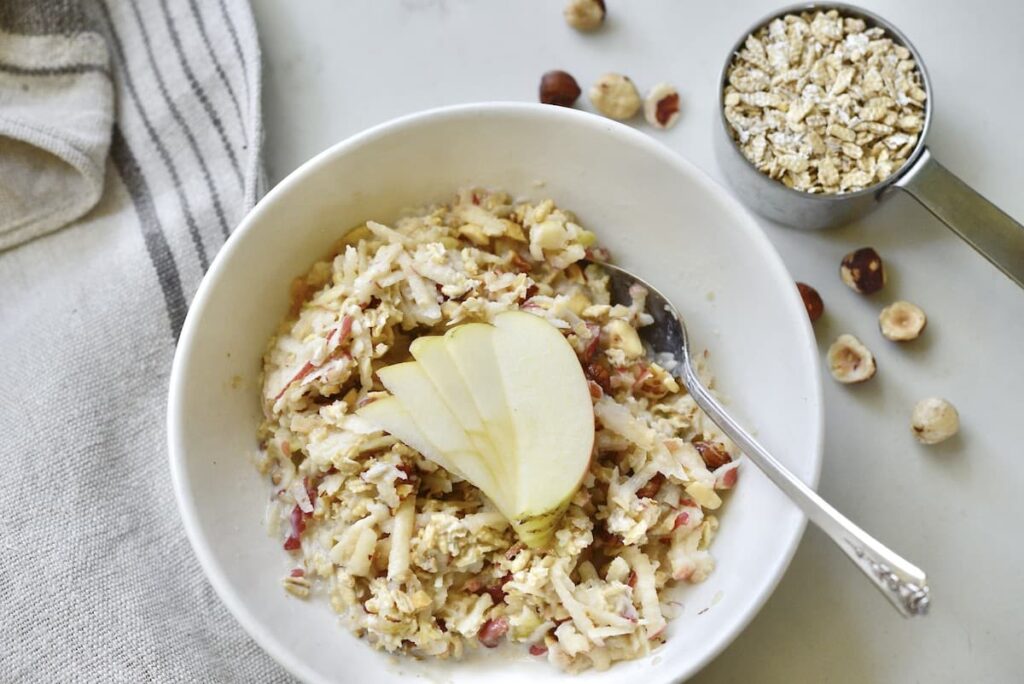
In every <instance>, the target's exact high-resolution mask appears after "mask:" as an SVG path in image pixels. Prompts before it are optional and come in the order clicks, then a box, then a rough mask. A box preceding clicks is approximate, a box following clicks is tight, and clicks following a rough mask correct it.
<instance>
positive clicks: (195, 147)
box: [129, 3, 230, 271]
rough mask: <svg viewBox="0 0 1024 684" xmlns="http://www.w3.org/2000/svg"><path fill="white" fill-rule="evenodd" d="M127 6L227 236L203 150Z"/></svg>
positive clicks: (139, 22) (144, 32)
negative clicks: (197, 163)
mask: <svg viewBox="0 0 1024 684" xmlns="http://www.w3.org/2000/svg"><path fill="white" fill-rule="evenodd" d="M129 6H130V7H131V8H132V13H133V14H134V15H135V23H136V24H137V25H138V27H139V34H140V35H141V36H142V45H143V47H145V48H146V57H147V58H148V59H149V66H150V69H151V70H152V72H153V75H154V76H155V77H156V85H157V88H159V89H160V94H161V95H162V96H163V98H164V102H165V103H166V104H167V109H168V110H169V111H170V112H171V116H173V117H174V120H175V121H177V122H178V125H179V126H180V127H181V130H182V132H184V134H185V140H187V141H188V145H189V147H190V148H191V149H192V153H193V154H194V155H195V157H196V160H197V161H198V162H199V170H200V171H202V173H203V180H204V181H206V188H207V189H208V190H209V191H210V199H212V200H213V210H214V212H215V213H216V214H217V220H218V221H219V222H220V229H221V232H222V233H223V234H224V237H227V236H228V233H230V228H229V227H228V222H227V219H225V218H224V208H223V207H222V206H221V204H220V194H219V193H218V192H217V186H216V185H215V184H214V182H213V176H212V175H210V167H208V166H207V165H206V157H205V156H204V155H203V151H202V150H200V149H199V143H197V142H196V137H195V134H193V133H192V129H191V128H190V127H189V125H188V122H186V121H185V117H183V116H182V115H181V111H180V110H179V109H178V107H177V105H175V104H174V100H173V99H172V98H171V94H170V93H169V92H168V91H167V84H166V83H165V82H164V77H163V74H161V73H160V68H159V67H158V66H157V62H156V56H155V55H154V54H153V46H152V44H151V43H150V42H149V31H147V30H146V25H145V24H144V23H143V21H142V14H141V13H140V12H139V8H138V7H136V6H135V3H129ZM203 270H204V271H205V270H206V269H205V268H204V269H203Z"/></svg>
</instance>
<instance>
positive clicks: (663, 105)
mask: <svg viewBox="0 0 1024 684" xmlns="http://www.w3.org/2000/svg"><path fill="white" fill-rule="evenodd" d="M644 118H645V119H647V123H649V124H651V125H652V126H654V127H655V128H672V126H675V125H676V121H678V120H679V91H678V90H676V89H675V86H672V85H669V84H668V83H659V84H658V85H656V86H654V87H653V88H651V90H650V92H648V93H647V97H646V99H644Z"/></svg>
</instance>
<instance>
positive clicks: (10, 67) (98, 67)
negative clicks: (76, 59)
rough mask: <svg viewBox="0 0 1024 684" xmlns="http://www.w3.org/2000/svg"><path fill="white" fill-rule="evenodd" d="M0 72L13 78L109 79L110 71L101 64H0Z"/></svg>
mask: <svg viewBox="0 0 1024 684" xmlns="http://www.w3.org/2000/svg"><path fill="white" fill-rule="evenodd" d="M0 71H2V72H4V73H5V74H13V75H15V76H72V75H78V74H88V73H99V74H103V75H104V76H106V77H107V78H110V69H108V68H107V67H105V66H103V65H102V64H67V65H65V66H59V67H24V66H18V65H17V64H8V63H6V62H0Z"/></svg>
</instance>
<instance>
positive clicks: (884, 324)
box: [878, 301, 928, 342]
mask: <svg viewBox="0 0 1024 684" xmlns="http://www.w3.org/2000/svg"><path fill="white" fill-rule="evenodd" d="M927 324H928V317H927V316H925V315H924V311H922V310H921V307H919V306H916V305H914V304H911V303H910V302H904V301H898V302H893V303H892V304H890V305H889V306H887V307H885V308H884V309H882V312H881V313H880V314H878V327H879V328H880V329H881V331H882V335H884V336H885V337H886V339H889V340H893V341H894V342H908V341H910V340H916V339H917V336H918V335H920V334H921V331H922V330H924V326H925V325H927Z"/></svg>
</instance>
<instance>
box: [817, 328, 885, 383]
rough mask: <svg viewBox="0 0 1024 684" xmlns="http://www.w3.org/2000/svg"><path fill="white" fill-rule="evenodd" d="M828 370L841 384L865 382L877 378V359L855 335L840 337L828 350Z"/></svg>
mask: <svg viewBox="0 0 1024 684" xmlns="http://www.w3.org/2000/svg"><path fill="white" fill-rule="evenodd" d="M828 370H829V372H830V373H832V377H833V378H835V379H836V380H838V381H839V382H842V383H846V384H849V383H854V382H864V381H865V380H870V379H871V378H873V377H874V376H875V357H874V356H872V354H871V350H870V349H868V348H867V347H865V346H864V344H863V343H862V342H861V341H860V340H858V339H857V338H856V337H854V336H853V335H840V336H839V337H838V338H837V339H836V341H835V342H833V343H832V346H831V347H829V348H828Z"/></svg>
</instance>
